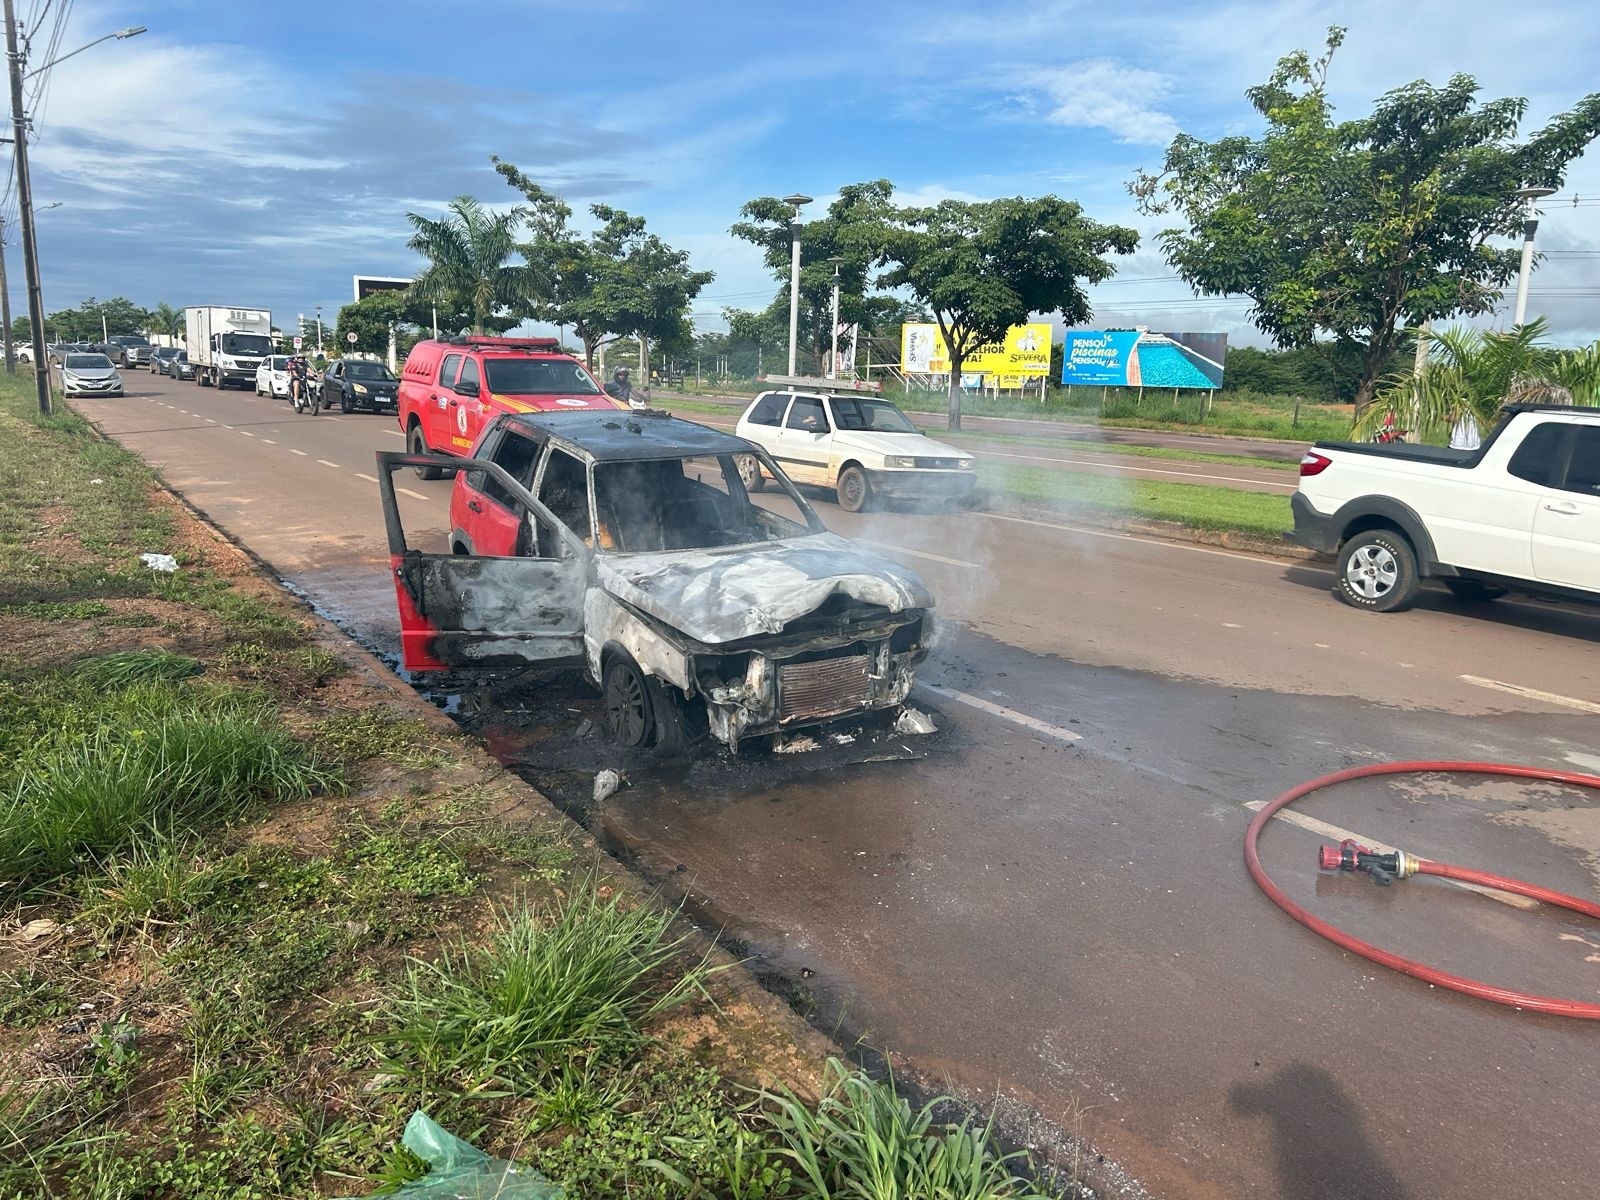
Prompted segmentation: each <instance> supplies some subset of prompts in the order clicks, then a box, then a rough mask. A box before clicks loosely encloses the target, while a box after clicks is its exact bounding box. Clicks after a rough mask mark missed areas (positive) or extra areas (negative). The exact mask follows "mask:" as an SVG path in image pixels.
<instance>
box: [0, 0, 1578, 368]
mask: <svg viewBox="0 0 1600 1200" xmlns="http://www.w3.org/2000/svg"><path fill="white" fill-rule="evenodd" d="M66 3H67V0H51V3H50V8H49V11H48V13H47V14H46V20H45V22H44V25H45V26H46V29H45V32H48V26H49V25H50V24H51V23H53V21H54V16H55V13H56V12H57V11H58V6H60V5H62V4H66ZM44 5H45V0H18V12H19V16H20V17H21V19H22V20H23V21H24V22H25V23H26V22H27V21H28V20H29V19H30V17H34V16H37V15H38V14H39V12H40V10H41V9H42V8H43V7H44ZM68 12H69V17H68V21H67V25H66V28H65V30H64V32H63V34H62V38H61V42H60V49H61V50H62V51H66V50H70V49H72V48H74V47H76V46H78V45H81V44H83V43H84V42H87V41H89V40H91V39H93V38H95V37H98V36H100V35H101V34H103V33H107V32H110V31H111V30H113V29H117V28H121V27H124V26H127V25H133V24H142V25H146V26H148V27H149V29H150V32H148V33H146V34H144V35H143V36H140V37H138V38H134V39H130V40H128V41H125V42H107V43H105V44H102V45H100V46H96V47H95V48H93V49H92V50H89V51H87V52H86V53H84V54H82V55H79V56H77V57H76V58H73V59H72V60H71V61H69V62H65V63H62V64H61V65H60V66H58V67H56V68H55V69H54V71H53V72H52V73H51V76H50V77H49V80H48V85H49V86H48V88H47V89H46V90H45V91H44V93H43V95H42V96H41V97H40V98H39V102H37V103H35V105H34V109H35V113H36V128H37V142H36V143H35V145H34V147H33V149H32V155H33V175H34V195H35V204H36V205H44V204H48V203H51V202H54V201H59V202H60V204H61V207H59V208H56V209H52V210H50V211H48V212H44V213H42V214H41V215H40V217H39V221H38V227H39V237H40V256H41V263H42V270H43V276H44V290H45V306H46V308H47V310H48V309H56V308H62V307H66V306H69V305H72V304H76V303H77V302H79V301H80V300H81V299H82V298H83V297H85V296H90V295H94V296H98V297H102V298H104V297H107V296H112V295H126V296H128V297H130V298H131V299H133V300H135V301H137V302H139V303H141V304H144V305H154V304H155V303H156V302H157V301H159V300H166V301H168V302H170V303H173V304H176V305H180V306H181V305H184V304H199V303H230V304H234V303H237V304H252V305H255V304H260V305H267V306H270V307H271V309H272V310H273V313H274V315H275V317H276V318H277V319H278V320H279V322H280V323H283V322H292V321H293V319H294V314H295V313H297V312H305V313H306V314H308V315H310V314H311V312H312V311H313V310H314V309H315V307H316V306H317V305H319V304H320V305H321V306H322V309H323V314H324V318H325V319H331V316H332V314H333V313H334V311H336V309H337V308H338V306H339V305H340V304H342V303H345V302H348V300H349V299H350V277H351V275H352V274H354V273H356V272H362V273H367V274H378V275H399V276H405V275H410V274H412V273H413V272H414V271H415V270H416V269H417V267H418V263H417V260H416V258H415V256H414V255H412V254H411V253H410V252H409V251H408V250H407V249H406V248H405V241H406V238H407V236H408V228H407V225H406V221H405V213H406V212H407V211H408V210H410V211H415V212H424V213H429V214H433V213H436V212H437V211H438V209H439V208H440V206H441V205H442V204H443V203H444V202H445V201H446V200H448V199H449V198H450V197H451V196H454V195H457V194H460V193H463V192H470V193H472V194H475V195H477V196H478V197H480V198H481V199H483V200H485V201H488V202H492V203H497V204H505V203H510V202H511V201H513V200H514V199H515V196H514V195H513V194H512V193H511V191H510V189H509V188H507V187H506V186H505V185H504V183H503V182H502V181H501V180H500V179H499V177H498V176H496V175H495V174H494V173H493V170H492V168H491V166H490V164H489V156H490V155H491V154H499V155H500V156H501V157H503V158H506V159H508V160H510V161H512V162H515V163H516V164H518V165H519V166H520V167H522V168H523V169H524V170H525V171H527V172H528V173H529V174H531V175H533V176H535V177H536V178H539V179H541V180H542V181H544V182H545V183H546V185H547V186H550V187H552V188H554V189H555V190H557V191H560V192H562V193H563V194H564V195H565V196H566V197H567V198H568V199H569V200H570V201H571V202H572V203H573V205H574V207H575V208H578V209H580V210H581V209H582V208H583V206H585V205H587V204H589V203H592V202H595V201H604V202H605V203H608V204H612V205H616V206H619V207H622V208H626V209H628V210H629V211H631V212H635V213H638V214H640V215H642V216H644V217H646V218H647V219H648V220H649V222H650V225H651V227H652V228H653V229H655V230H656V231H657V232H659V233H660V234H662V235H663V236H664V237H666V238H667V239H668V240H669V241H670V242H672V243H673V244H674V245H677V246H679V247H681V248H683V249H686V250H688V251H690V252H691V254H692V256H693V260H694V263H695V265H696V266H697V267H699V268H702V269H709V270H713V271H715V272H716V274H717V278H716V281H715V282H714V283H713V284H712V285H710V286H709V287H708V288H707V289H706V291H705V293H704V295H703V297H702V299H701V300H700V302H699V303H698V304H697V305H696V311H697V312H701V313H714V312H715V311H717V310H719V309H721V308H723V307H726V306H734V307H759V306H761V305H762V304H764V303H765V302H766V301H767V300H768V299H769V298H770V297H771V295H772V293H773V290H774V286H775V285H774V284H773V281H772V280H771V279H770V277H769V276H768V275H767V274H766V273H765V271H764V270H763V268H762V266H761V263H760V261H759V256H758V254H757V252H756V251H755V249H754V247H751V246H749V245H747V244H746V243H743V242H738V241H735V240H734V239H733V238H731V237H730V236H729V235H728V232H727V231H728V227H729V225H731V224H732V223H733V222H734V221H736V220H737V219H738V210H739V207H740V205H741V204H742V203H744V201H746V200H748V199H750V198H752V197H754V196H759V195H772V194H777V195H782V194H785V193H788V192H791V191H801V192H806V193H809V194H811V195H813V196H816V197H818V199H819V201H821V202H825V201H826V200H827V199H828V198H829V197H830V196H831V195H832V194H833V192H834V191H835V189H837V188H838V187H839V186H840V185H841V184H844V183H849V182H854V181H858V180H863V179H875V178H888V179H891V180H893V181H894V183H895V184H896V185H897V187H898V189H899V190H900V193H901V195H902V196H903V197H904V198H905V199H908V200H933V199H937V198H940V197H944V196H956V197H962V198H977V197H984V198H987V197H992V196H996V195H1017V194H1025V195H1039V194H1044V193H1055V194H1057V195H1061V196H1065V197H1069V198H1073V199H1076V200H1079V201H1080V202H1082V203H1083V204H1084V206H1085V208H1086V210H1087V211H1088V212H1089V214H1090V215H1091V216H1094V217H1096V218H1098V219H1101V220H1106V221H1117V222H1120V223H1126V224H1133V225H1135V226H1137V227H1139V228H1140V229H1142V230H1143V231H1145V234H1146V236H1145V238H1144V244H1143V246H1142V248H1141V250H1140V251H1139V252H1138V253H1136V254H1134V255H1131V256H1129V257H1127V258H1125V259H1122V260H1120V262H1119V276H1118V279H1117V281H1115V282H1113V283H1110V284H1107V285H1104V286H1102V287H1100V288H1098V289H1096V290H1095V292H1094V294H1093V295H1094V302H1095V318H1096V323H1101V322H1104V323H1115V324H1126V323H1129V322H1131V321H1138V322H1141V323H1149V324H1153V325H1156V326H1158V327H1164V328H1192V329H1226V330H1229V331H1231V332H1232V333H1233V334H1234V337H1235V338H1236V340H1238V341H1259V340H1260V339H1259V337H1258V336H1252V330H1251V329H1250V327H1249V325H1248V322H1247V321H1246V320H1245V308H1246V306H1245V305H1243V304H1239V303H1226V302H1217V301H1208V302H1197V301H1196V300H1195V299H1194V298H1193V297H1192V295H1191V294H1190V293H1189V291H1188V289H1187V288H1186V287H1185V286H1184V285H1183V284H1182V283H1180V282H1177V281H1175V280H1172V279H1170V278H1163V277H1166V276H1170V275H1171V271H1170V268H1168V267H1167V266H1166V265H1165V263H1164V262H1163V261H1162V260H1161V258H1160V255H1159V253H1157V251H1156V249H1155V246H1154V242H1153V239H1152V238H1150V237H1149V234H1150V233H1153V232H1154V230H1156V229H1157V228H1159V222H1153V221H1150V220H1148V219H1145V218H1140V217H1137V216H1136V214H1135V213H1134V212H1133V210H1132V206H1131V204H1130V201H1129V198H1128V196H1127V194H1126V192H1125V190H1124V184H1125V182H1126V181H1127V180H1128V179H1129V178H1130V177H1131V176H1132V175H1133V174H1134V172H1135V171H1136V170H1137V169H1139V168H1141V167H1153V166H1155V165H1157V164H1158V163H1159V161H1160V159H1161V155H1162V151H1163V149H1164V147H1165V145H1166V143H1167V142H1168V141H1169V140H1170V139H1171V136H1172V134H1173V133H1174V132H1175V131H1177V130H1179V129H1182V130H1185V131H1188V132H1191V133H1194V134H1196V135H1198V136H1202V137H1207V138H1211V137H1216V136H1219V135H1221V134H1224V133H1230V132H1241V131H1245V130H1250V129H1253V128H1254V127H1255V126H1254V122H1253V120H1252V113H1251V112H1250V110H1249V108H1248V105H1247V104H1246V102H1245V100H1244V98H1243V90H1244V88H1245V87H1247V86H1249V85H1250V84H1252V83H1256V82H1259V81H1260V80H1262V79H1264V78H1265V77H1266V75H1267V74H1268V73H1269V72H1270V70H1271V68H1272V65H1273V63H1274V61H1275V60H1276V59H1277V58H1278V57H1279V56H1280V55H1281V54H1283V53H1286V52H1288V51H1290V50H1292V49H1295V48H1297V47H1307V48H1313V49H1314V48H1317V47H1320V45H1321V42H1322V37H1323V34H1324V31H1325V29H1326V26H1327V24H1328V23H1329V21H1330V20H1336V21H1338V22H1339V23H1341V24H1344V25H1347V26H1348V27H1349V30H1350V33H1349V36H1348V38H1347V41H1346V43H1345V46H1344V48H1343V49H1342V50H1341V51H1340V52H1339V55H1338V57H1337V59H1336V60H1335V65H1334V72H1333V83H1334V88H1333V93H1334V97H1335V100H1336V102H1337V103H1339V104H1340V105H1341V106H1343V108H1344V111H1346V112H1348V113H1351V114H1354V113H1357V112H1360V111H1363V109H1364V107H1365V106H1366V105H1367V104H1369V103H1370V101H1371V100H1372V99H1373V98H1374V97H1376V96H1377V95H1379V94H1380V93H1382V92H1383V91H1385V90H1387V89H1388V88H1390V87H1393V86H1395V85H1397V84H1400V83H1403V82H1407V81H1409V80H1412V79H1415V78H1419V77H1422V78H1428V79H1430V80H1432V81H1434V82H1437V83H1442V82H1444V81H1445V79H1446V78H1448V76H1449V75H1450V74H1451V73H1453V72H1457V71H1462V72H1466V73H1469V74H1472V75H1475V76H1476V77H1477V78H1478V80H1479V81H1480V83H1481V84H1483V86H1484V92H1485V94H1486V95H1490V96H1500V95H1508V94H1509V95H1520V96H1526V97H1527V98H1528V100H1529V118H1528V123H1527V124H1526V125H1525V128H1534V127H1536V126H1537V125H1538V124H1542V122H1543V121H1544V120H1545V119H1546V118H1547V117H1548V116H1549V115H1550V114H1552V113H1554V112H1557V111H1561V110H1562V109H1564V108H1566V107H1568V106H1570V105H1571V104H1572V103H1573V102H1574V101H1576V100H1577V99H1578V98H1579V97H1580V96H1581V95H1582V94H1584V92H1585V91H1587V90H1590V89H1592V88H1595V87H1597V86H1600V84H1597V82H1596V76H1595V72H1594V64H1595V63H1596V62H1600V24H1597V23H1596V22H1594V21H1592V20H1590V19H1588V17H1587V15H1585V14H1584V13H1583V6H1581V5H1577V4H1574V3H1571V2H1570V0H1568V2H1567V3H1551V2H1548V0H1530V2H1526V3H1523V4H1521V5H1519V6H1517V7H1516V8H1515V10H1514V11H1513V12H1511V15H1508V10H1507V9H1506V8H1505V6H1504V5H1493V6H1491V5H1490V4H1489V3H1487V2H1486V0H1456V2H1453V3H1440V2H1436V0H1417V2H1414V3H1411V4H1408V5H1394V4H1392V3H1376V2H1363V3H1340V4H1327V3H1322V4H1316V3H1300V2H1281V3H1245V2H1234V3H1216V4H1211V5H1195V4H1192V3H1166V2H1159V3H1134V4H1121V5H1118V4H1110V3H1106V2H1105V0H1097V2H1094V3H1089V2H1073V0H1064V2H1054V0H1031V2H1028V3H1013V2H1011V0H996V2H993V3H988V4H983V5H977V4H959V3H948V2H945V0H921V2H919V3H907V2H903V0H878V2H877V3H873V4H854V3H841V2H839V0H812V3H809V4H783V5H778V4H764V3H760V2H759V0H755V2H751V0H746V2H745V3H739V4H735V3H723V2H722V0H679V2H677V3H665V2H660V0H657V2H649V0H581V2H580V0H574V2H566V3H551V2H546V0H461V2H458V3H455V4H448V3H447V4H439V3H432V4H418V3H411V2H409V0H393V2H390V3H383V4H379V3H372V2H370V0H324V2H323V3H320V4H311V3H303V2H301V0H281V2H276V3H273V4H270V5H269V4H260V3H233V4H224V3H214V2H204V0H176V2H174V0H165V2H161V0H78V2H77V3H72V4H70V5H69V7H68ZM40 41H41V44H40V45H39V46H38V47H37V48H36V51H35V57H34V63H35V64H37V63H38V62H40V61H42V54H43V45H42V42H43V37H42V36H41V39H40ZM1573 193H1577V194H1580V195H1586V196H1591V197H1596V198H1600V151H1591V152H1590V153H1589V155H1588V156H1587V157H1586V158H1585V159H1583V160H1580V161H1579V162H1578V163H1577V164H1575V165H1574V167H1573V169H1572V171H1571V172H1570V174H1569V177H1568V183H1567V186H1566V188H1564V189H1563V194H1564V195H1571V194H1573ZM15 203H16V202H15V198H14V196H13V197H12V198H11V199H10V212H11V213H14V211H15ZM818 207H820V204H819V206H818ZM7 235H8V236H7V240H8V243H9V244H10V245H12V246H14V245H15V242H16V236H15V224H14V221H10V220H9V219H8V224H7ZM1540 246H1541V248H1542V249H1548V250H1558V251H1561V252H1562V254H1561V256H1560V257H1558V258H1552V259H1551V260H1550V261H1549V262H1548V263H1547V264H1546V265H1545V267H1544V268H1542V269H1541V271H1540V273H1539V274H1538V275H1537V276H1536V277H1535V280H1534V291H1533V297H1532V300H1531V303H1530V311H1531V312H1532V313H1536V314H1537V313H1543V314H1546V315H1547V316H1548V317H1549V318H1550V320H1551V323H1552V327H1553V329H1554V331H1555V332H1556V334H1557V336H1558V338H1559V340H1562V341H1577V340H1588V339H1592V338H1593V337H1595V336H1596V335H1597V334H1600V319H1597V318H1596V317H1595V315H1594V314H1595V312H1596V301H1597V299H1600V206H1591V205H1580V206H1577V207H1571V206H1561V205H1555V206H1552V207H1551V208H1550V209H1549V210H1548V211H1547V215H1546V218H1545V221H1544V223H1543V225H1542V226H1541V231H1540ZM1574 252H1578V253H1574ZM1588 252H1596V253H1588ZM8 265H11V266H12V269H11V271H10V277H11V283H12V304H13V310H14V311H24V309H23V300H24V296H23V289H22V285H21V276H22V272H21V270H20V260H19V259H18V258H15V257H14V258H13V259H12V260H11V264H8ZM1591 285H1592V286H1593V287H1594V289H1595V298H1587V297H1584V296H1583V295H1581V294H1574V291H1573V290H1571V289H1578V290H1579V292H1580V293H1581V289H1583V288H1585V287H1588V286H1591ZM699 323H700V324H701V325H702V327H707V328H710V327H715V326H717V325H718V324H719V322H717V321H716V320H715V319H714V318H703V319H701V320H700V322H699Z"/></svg>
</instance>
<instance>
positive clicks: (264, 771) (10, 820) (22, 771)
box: [0, 656, 340, 890]
mask: <svg viewBox="0 0 1600 1200" xmlns="http://www.w3.org/2000/svg"><path fill="white" fill-rule="evenodd" d="M168 657H169V658H170V657H174V656H168ZM145 661H147V662H153V661H157V660H154V659H147V660H145ZM105 686H107V685H105V684H102V683H100V682H99V681H97V680H95V679H94V678H93V677H90V678H87V679H81V680H72V679H67V680H61V679H59V678H57V679H55V680H51V681H47V682H44V683H43V684H41V685H39V686H36V687H32V688H28V687H24V688H21V689H15V690H13V691H12V696H13V698H14V699H17V700H18V703H17V705H16V709H15V712H16V716H17V718H18V720H17V727H18V728H23V729H31V730H33V731H35V734H36V737H35V739H34V740H33V741H32V742H31V743H30V744H27V745H24V746H18V747H17V753H16V756H15V757H14V758H10V759H9V760H8V761H6V762H4V763H0V881H5V882H6V883H9V884H11V885H13V886H14V887H21V888H22V889H24V890H29V889H33V888H37V887H39V886H41V885H43V884H47V883H49V882H51V881H53V880H56V879H59V878H60V877H62V876H64V875H67V874H70V873H72V872H74V871H75V870H76V869H78V868H79V866H80V865H81V864H82V863H83V862H84V861H85V860H86V859H94V858H98V857H103V856H106V855H109V854H112V853H114V852H116V851H118V850H121V849H122V848H124V847H126V846H128V845H130V844H132V843H134V842H137V841H138V840H140V839H142V838H147V837H151V836H155V835H159V834H163V833H172V832H182V831H187V830H190V829H193V828H197V827H203V826H206V825H209V824H212V823H215V822H219V821H225V820H229V819H232V818H235V817H239V816H242V815H243V814H245V813H246V812H249V811H251V810H252V809H254V808H256V807H257V806H258V805H260V804H262V803H265V802H268V801H285V800H296V799H302V798H304V797H306V796H310V795H313V794H315V793H317V792H320V791H327V790H332V789H336V788H337V787H338V786H339V784H340V777H339V774H338V772H337V770H335V769H334V767H333V766H332V764H330V763H328V762H326V761H324V760H323V759H322V758H321V757H319V756H318V755H317V754H316V753H315V752H313V751H312V750H311V749H310V748H309V747H307V746H306V745H304V744H303V743H301V742H299V741H297V740H296V739H295V738H294V737H293V736H291V735H290V734H289V732H288V731H287V730H286V729H284V728H283V727H282V726H281V725H279V724H278V720H277V714H276V711H275V710H274V709H271V708H270V707H268V706H266V705H264V704H262V703H261V702H259V701H255V700H252V699H250V698H248V697H242V696H239V695H236V694H232V693H229V692H227V691H222V690H217V689H202V688H191V687H189V686H187V685H173V684H170V683H155V684H151V683H136V684H133V685H131V686H127V687H123V688H116V687H114V686H113V687H112V690H110V691H104V690H102V688H103V687H105ZM15 739H16V728H14V729H13V730H12V732H11V735H10V737H9V738H7V739H6V740H8V741H11V742H12V744H13V745H15Z"/></svg>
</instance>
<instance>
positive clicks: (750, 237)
mask: <svg viewBox="0 0 1600 1200" xmlns="http://www.w3.org/2000/svg"><path fill="white" fill-rule="evenodd" d="M893 193H894V185H893V184H892V183H890V182H889V181H888V180H887V179H875V180H871V181H868V182H865V183H852V184H849V185H847V186H845V187H842V188H840V189H839V196H838V199H836V200H834V201H833V203H831V204H830V205H828V210H827V212H826V213H825V214H823V215H822V216H821V217H819V218H817V219H816V220H814V221H806V222H803V223H802V224H801V225H800V229H799V232H800V312H799V317H798V321H797V323H796V324H797V335H796V344H797V347H798V357H799V359H800V362H799V363H798V364H797V365H796V369H797V370H800V371H801V372H802V373H812V374H820V373H821V371H822V364H823V361H824V356H825V355H826V354H827V353H828V351H829V349H830V347H831V345H832V333H833V331H832V319H833V283H834V267H835V266H836V265H837V266H838V268H839V274H838V279H839V321H840V323H841V324H844V325H854V324H859V325H861V326H862V328H863V331H864V332H867V333H877V332H881V330H879V329H878V327H877V321H878V319H879V318H881V317H883V316H884V315H885V314H890V315H892V309H893V303H894V302H893V301H887V302H886V301H885V300H884V299H883V298H879V297H869V296H867V295H866V292H867V272H868V271H869V270H870V269H871V267H872V260H873V252H874V249H875V247H876V240H875V237H874V235H875V234H876V233H878V232H881V230H882V229H883V227H884V223H885V221H886V220H887V219H888V216H889V213H890V212H891V206H890V203H889V201H890V197H891V196H892V195H893ZM739 215H740V216H742V217H744V218H746V219H745V220H743V221H740V222H738V223H737V224H735V225H734V226H733V228H732V230H731V231H730V232H732V234H733V235H734V237H738V238H743V239H744V240H745V241H747V242H752V243H754V244H755V245H757V246H760V247H761V251H762V260H763V261H764V262H765V263H766V265H767V268H768V269H769V270H770V271H771V272H772V273H773V276H774V277H775V278H776V279H777V280H778V281H779V283H780V287H779V289H778V294H777V295H776V296H775V297H774V298H773V302H772V307H771V309H770V310H769V311H774V310H775V311H777V312H778V313H780V314H781V317H782V321H783V325H782V329H783V341H782V346H783V353H784V355H785V360H784V361H783V362H782V363H781V365H782V366H787V361H786V360H787V354H788V337H789V333H788V330H789V271H790V264H791V255H792V253H793V249H792V238H793V229H794V219H795V211H794V209H793V208H791V207H790V206H789V205H788V204H785V203H784V202H783V201H782V200H781V199H779V198H778V197H776V196H761V197H758V198H757V199H755V200H752V201H750V202H749V203H748V204H746V205H745V206H744V207H743V208H741V209H740V210H739ZM834 258H837V259H839V260H840V261H839V262H838V263H837V264H835V263H834V262H832V261H830V260H831V259H834ZM769 369H770V368H769Z"/></svg>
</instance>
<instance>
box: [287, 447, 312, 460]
mask: <svg viewBox="0 0 1600 1200" xmlns="http://www.w3.org/2000/svg"><path fill="white" fill-rule="evenodd" d="M289 453H290V454H298V455H299V456H300V457H301V458H310V457H311V456H310V455H309V454H307V453H306V452H305V451H304V450H296V449H295V448H294V447H293V446H290V447H289Z"/></svg>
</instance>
